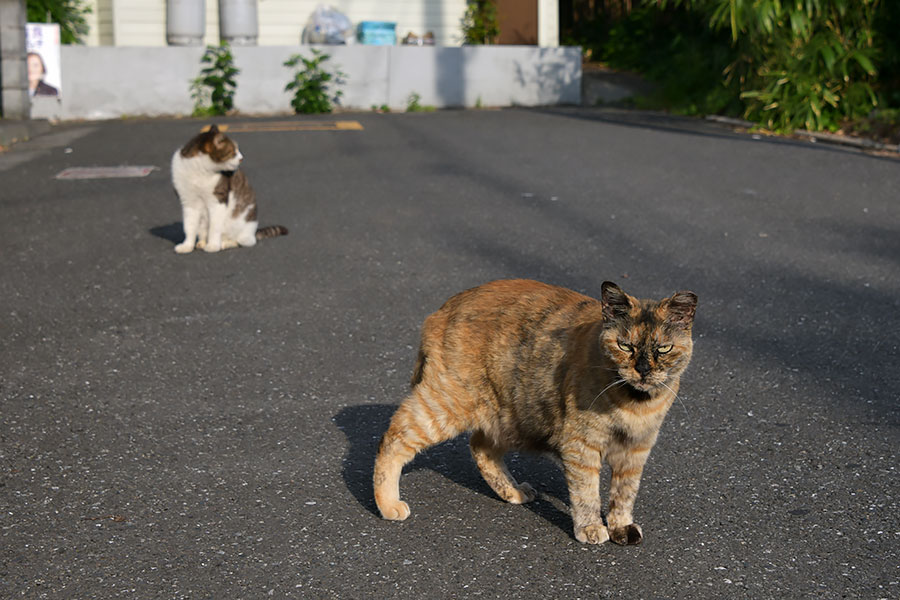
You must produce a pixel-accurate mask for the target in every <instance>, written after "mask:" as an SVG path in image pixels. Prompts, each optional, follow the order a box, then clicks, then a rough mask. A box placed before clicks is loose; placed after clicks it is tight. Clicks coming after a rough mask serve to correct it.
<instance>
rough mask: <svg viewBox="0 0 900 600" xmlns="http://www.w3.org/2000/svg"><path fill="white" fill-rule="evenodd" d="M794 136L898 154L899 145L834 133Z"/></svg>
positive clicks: (747, 124) (725, 120)
mask: <svg viewBox="0 0 900 600" xmlns="http://www.w3.org/2000/svg"><path fill="white" fill-rule="evenodd" d="M706 120H707V121H713V122H715V123H722V124H723V125H731V126H733V127H742V128H744V129H750V128H751V127H756V126H757V123H753V122H751V121H745V120H743V119H733V118H731V117H722V116H719V115H707V116H706ZM794 135H795V136H797V137H801V138H806V139H808V140H809V141H810V142H812V143H816V142H825V143H827V144H836V145H839V146H851V147H853V148H860V149H862V150H878V151H884V152H896V153H900V145H898V144H883V143H881V142H876V141H874V140H869V139H866V138H859V137H851V136H849V135H838V134H836V133H826V132H823V131H807V130H805V129H797V130H796V131H794Z"/></svg>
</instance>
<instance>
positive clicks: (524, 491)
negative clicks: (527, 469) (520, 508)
mask: <svg viewBox="0 0 900 600" xmlns="http://www.w3.org/2000/svg"><path fill="white" fill-rule="evenodd" d="M536 497H537V492H535V491H534V488H533V487H531V485H529V484H527V483H520V484H519V485H517V486H515V494H513V497H512V498H510V499H509V502H510V504H525V503H526V502H531V501H532V500H534V499H535V498H536Z"/></svg>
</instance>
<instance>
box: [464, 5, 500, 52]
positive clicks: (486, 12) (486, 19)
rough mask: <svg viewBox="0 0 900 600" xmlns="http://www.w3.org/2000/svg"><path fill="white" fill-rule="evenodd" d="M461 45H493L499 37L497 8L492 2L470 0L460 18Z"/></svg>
mask: <svg viewBox="0 0 900 600" xmlns="http://www.w3.org/2000/svg"><path fill="white" fill-rule="evenodd" d="M462 30H463V43H465V44H469V45H475V44H493V43H494V42H496V40H497V36H499V35H500V25H499V23H498V21H497V6H496V5H495V4H494V2H493V0H470V2H469V6H468V7H467V8H466V13H465V15H463V18H462Z"/></svg>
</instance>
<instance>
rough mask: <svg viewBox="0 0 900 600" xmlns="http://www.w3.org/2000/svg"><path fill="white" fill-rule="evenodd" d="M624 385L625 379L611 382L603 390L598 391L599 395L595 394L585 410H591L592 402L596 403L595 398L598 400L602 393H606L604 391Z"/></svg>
mask: <svg viewBox="0 0 900 600" xmlns="http://www.w3.org/2000/svg"><path fill="white" fill-rule="evenodd" d="M624 383H626V382H625V379H616V380H615V381H613V382H612V383H611V384H609V385H608V386H606V387H605V388H603V389H602V390H600V393H599V394H597V395H596V396H594V399H593V400H591V405H590V406H588V408H587V409H588V410H591V409H592V408H594V402H596V401H597V398H599V397H600V396H602V395H603V394H604V392H606V390H608V389H609V388H611V387H613V386H615V385H622V384H624Z"/></svg>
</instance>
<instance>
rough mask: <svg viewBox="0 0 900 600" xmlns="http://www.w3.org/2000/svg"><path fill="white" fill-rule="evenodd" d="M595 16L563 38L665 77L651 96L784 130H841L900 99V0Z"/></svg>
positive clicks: (744, 0) (754, 2) (800, 0)
mask: <svg viewBox="0 0 900 600" xmlns="http://www.w3.org/2000/svg"><path fill="white" fill-rule="evenodd" d="M573 4H579V3H578V2H577V0H573ZM604 4H606V3H604ZM636 4H637V3H636ZM594 17H595V18H593V19H590V18H588V19H581V20H580V21H579V22H576V23H573V24H572V26H571V27H570V28H569V32H568V35H569V36H570V37H569V38H566V36H564V39H569V41H575V42H578V43H582V44H583V45H584V46H585V47H586V48H588V49H589V50H591V52H592V54H593V56H595V57H597V58H599V59H600V60H603V61H604V62H607V63H608V64H609V65H610V66H612V67H614V68H620V69H630V70H635V71H637V72H639V73H642V74H643V75H644V76H646V77H647V78H648V79H650V80H652V81H654V82H656V83H657V84H659V91H658V92H657V93H656V94H654V95H652V96H651V97H650V98H647V99H643V100H641V101H640V102H643V103H647V104H649V105H655V106H663V107H666V108H669V109H671V110H674V111H677V112H685V113H699V114H702V113H712V112H716V113H731V114H740V115H742V116H744V117H745V118H747V119H750V120H752V121H754V122H757V123H759V124H760V125H762V126H764V127H766V128H768V129H772V130H775V131H784V132H788V131H791V130H793V129H799V128H803V129H810V130H816V131H818V130H832V131H834V130H837V129H838V128H839V127H841V126H842V125H843V124H845V123H847V122H851V121H854V120H858V119H860V118H862V117H864V116H866V115H868V114H869V113H871V112H872V111H873V109H875V108H879V107H881V108H883V107H885V106H900V35H898V34H897V32H898V31H900V2H895V1H893V0H791V1H784V0H642V2H641V3H640V4H639V5H638V6H637V8H635V9H634V10H632V11H627V10H624V9H621V10H620V11H619V14H617V15H616V16H615V17H614V18H612V17H610V14H608V11H607V13H602V12H597V13H595V15H594ZM578 35H585V36H588V37H587V38H584V39H583V41H580V42H579V40H578V39H577V37H575V36H578ZM598 36H600V37H599V38H598ZM884 114H891V113H890V112H886V113H884Z"/></svg>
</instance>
